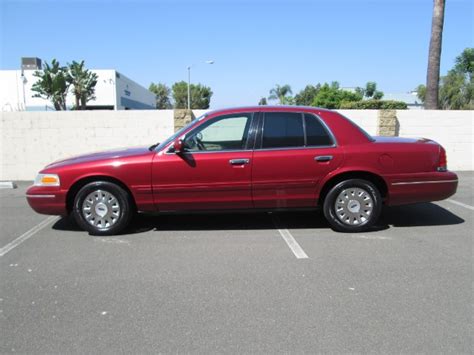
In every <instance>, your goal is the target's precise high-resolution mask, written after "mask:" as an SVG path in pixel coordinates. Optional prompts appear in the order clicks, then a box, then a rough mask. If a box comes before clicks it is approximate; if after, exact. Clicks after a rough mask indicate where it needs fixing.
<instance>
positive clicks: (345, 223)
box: [323, 179, 382, 233]
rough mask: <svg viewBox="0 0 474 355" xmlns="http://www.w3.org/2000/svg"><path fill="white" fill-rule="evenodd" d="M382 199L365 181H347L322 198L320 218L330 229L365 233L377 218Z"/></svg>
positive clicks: (376, 190) (375, 188) (372, 185)
mask: <svg viewBox="0 0 474 355" xmlns="http://www.w3.org/2000/svg"><path fill="white" fill-rule="evenodd" d="M381 210H382V196H381V195H380V191H379V190H378V189H377V187H376V186H375V185H374V184H372V183H371V182H369V181H367V180H362V179H350V180H344V181H342V182H340V183H338V184H337V185H335V186H334V187H333V188H331V190H330V191H329V193H328V194H327V195H326V198H325V199H324V204H323V211H324V216H325V217H326V219H327V221H328V222H329V224H330V225H331V227H332V228H333V229H335V230H336V231H339V232H350V233H357V232H363V231H367V230H369V229H370V228H371V227H372V226H373V225H374V224H375V223H376V222H377V220H378V219H379V216H380V212H381Z"/></svg>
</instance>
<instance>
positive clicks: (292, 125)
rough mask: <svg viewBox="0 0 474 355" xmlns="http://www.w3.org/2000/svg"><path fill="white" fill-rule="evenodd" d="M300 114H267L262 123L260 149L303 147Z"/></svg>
mask: <svg viewBox="0 0 474 355" xmlns="http://www.w3.org/2000/svg"><path fill="white" fill-rule="evenodd" d="M304 143H305V142H304V129H303V120H302V117H301V114H300V113H293V112H267V113H265V117H264V122H263V137H262V148H264V149H265V148H289V147H304Z"/></svg>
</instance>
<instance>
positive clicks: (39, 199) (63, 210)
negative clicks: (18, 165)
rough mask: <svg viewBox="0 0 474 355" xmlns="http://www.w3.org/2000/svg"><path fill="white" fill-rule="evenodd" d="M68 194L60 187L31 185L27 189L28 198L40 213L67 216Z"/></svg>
mask: <svg viewBox="0 0 474 355" xmlns="http://www.w3.org/2000/svg"><path fill="white" fill-rule="evenodd" d="M66 194H67V192H66V191H63V190H61V188H60V187H44V186H31V187H30V188H28V190H27V191H26V200H27V201H28V204H29V205H30V207H31V208H32V209H33V210H35V211H36V212H38V213H41V214H50V215H60V216H65V215H67V214H68V212H67V207H66Z"/></svg>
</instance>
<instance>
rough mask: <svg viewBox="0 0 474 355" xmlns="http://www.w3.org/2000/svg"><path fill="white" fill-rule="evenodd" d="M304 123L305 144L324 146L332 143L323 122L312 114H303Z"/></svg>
mask: <svg viewBox="0 0 474 355" xmlns="http://www.w3.org/2000/svg"><path fill="white" fill-rule="evenodd" d="M304 120H305V125H306V145H307V146H325V145H332V144H333V141H332V139H331V137H330V136H329V133H328V131H327V130H326V128H324V126H323V124H322V123H321V122H320V121H319V120H318V119H317V118H316V117H315V116H313V115H308V114H306V115H304Z"/></svg>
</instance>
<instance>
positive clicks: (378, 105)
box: [340, 100, 408, 110]
mask: <svg viewBox="0 0 474 355" xmlns="http://www.w3.org/2000/svg"><path fill="white" fill-rule="evenodd" d="M340 108H341V109H347V110H406V109H407V108H408V107H407V104H406V103H405V102H402V101H394V100H364V101H343V102H341V106H340Z"/></svg>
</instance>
